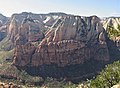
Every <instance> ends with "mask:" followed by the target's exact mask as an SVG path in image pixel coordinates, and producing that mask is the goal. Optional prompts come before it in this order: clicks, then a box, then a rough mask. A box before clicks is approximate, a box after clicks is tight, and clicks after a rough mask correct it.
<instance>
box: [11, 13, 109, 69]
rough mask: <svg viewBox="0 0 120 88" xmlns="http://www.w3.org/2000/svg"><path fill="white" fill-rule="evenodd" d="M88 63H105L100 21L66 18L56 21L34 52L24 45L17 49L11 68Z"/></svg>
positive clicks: (106, 53) (106, 58)
mask: <svg viewBox="0 0 120 88" xmlns="http://www.w3.org/2000/svg"><path fill="white" fill-rule="evenodd" d="M27 47H29V48H27ZM23 51H24V52H23ZM33 51H34V52H33ZM31 52H32V53H31ZM29 55H30V56H29ZM90 59H95V60H98V61H108V60H109V52H108V48H107V45H106V38H105V31H104V28H103V27H102V24H101V23H100V19H99V18H98V17H96V16H91V17H80V16H72V15H68V16H62V17H59V19H57V20H56V22H55V23H54V24H53V25H52V27H51V28H50V29H49V30H48V31H47V32H46V34H45V38H44V39H43V40H42V41H41V43H40V44H39V46H38V47H36V49H35V48H33V45H28V44H26V45H25V46H18V47H17V48H16V50H15V55H14V62H13V64H14V65H16V66H26V65H28V64H29V65H31V66H36V67H37V66H41V65H43V64H57V65H58V66H60V67H64V66H68V65H72V64H82V63H84V62H85V61H86V60H90ZM20 61H21V63H20ZM26 61H27V62H26ZM26 63H27V64H26Z"/></svg>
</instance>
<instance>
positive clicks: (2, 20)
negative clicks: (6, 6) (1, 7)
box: [0, 14, 8, 41]
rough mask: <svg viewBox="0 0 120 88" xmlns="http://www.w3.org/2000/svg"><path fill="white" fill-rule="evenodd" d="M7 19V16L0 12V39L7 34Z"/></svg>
mask: <svg viewBox="0 0 120 88" xmlns="http://www.w3.org/2000/svg"><path fill="white" fill-rule="evenodd" d="M7 21H8V18H7V17H5V16H3V15H2V14H0V41H2V40H3V39H4V38H5V37H6V36H7V24H6V23H7Z"/></svg>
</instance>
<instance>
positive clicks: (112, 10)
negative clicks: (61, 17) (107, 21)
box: [0, 0, 120, 17]
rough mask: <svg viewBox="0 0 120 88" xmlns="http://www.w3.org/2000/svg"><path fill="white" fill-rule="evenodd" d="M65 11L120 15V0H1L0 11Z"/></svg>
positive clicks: (105, 15)
mask: <svg viewBox="0 0 120 88" xmlns="http://www.w3.org/2000/svg"><path fill="white" fill-rule="evenodd" d="M25 11H26V12H33V13H49V12H65V13H68V14H75V15H81V16H90V15H97V16H99V17H108V16H120V0H0V13H2V14H4V15H6V16H11V15H12V14H13V13H21V12H25Z"/></svg>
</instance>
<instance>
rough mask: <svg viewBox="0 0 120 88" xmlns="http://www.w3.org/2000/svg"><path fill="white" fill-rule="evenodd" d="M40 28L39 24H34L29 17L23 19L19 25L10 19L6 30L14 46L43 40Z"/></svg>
mask: <svg viewBox="0 0 120 88" xmlns="http://www.w3.org/2000/svg"><path fill="white" fill-rule="evenodd" d="M41 26H42V25H40V23H39V22H36V21H35V20H33V19H32V18H31V17H28V18H25V19H23V22H22V23H21V25H20V24H18V23H17V21H16V19H12V21H11V23H10V25H9V29H8V36H9V37H10V40H12V42H13V43H14V44H15V45H20V44H22V45H24V44H25V43H27V42H36V41H41V40H42V39H43V38H44V34H43V32H42V31H41V28H42V27H41Z"/></svg>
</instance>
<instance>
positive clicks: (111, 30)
mask: <svg viewBox="0 0 120 88" xmlns="http://www.w3.org/2000/svg"><path fill="white" fill-rule="evenodd" d="M108 36H109V38H110V39H113V38H114V39H116V37H118V36H120V25H119V26H118V28H117V29H115V28H114V27H113V26H108Z"/></svg>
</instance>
